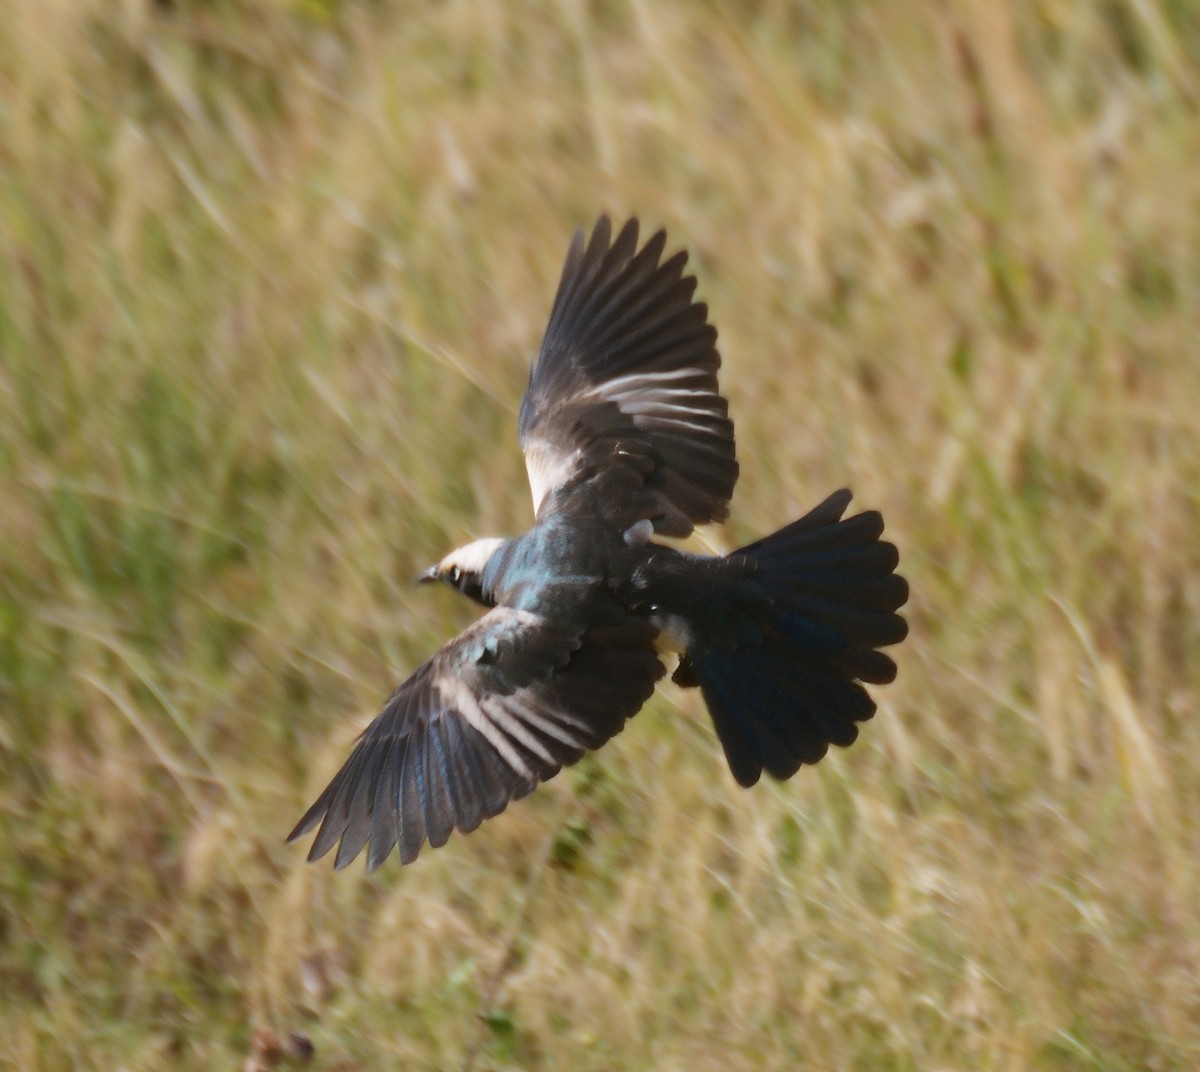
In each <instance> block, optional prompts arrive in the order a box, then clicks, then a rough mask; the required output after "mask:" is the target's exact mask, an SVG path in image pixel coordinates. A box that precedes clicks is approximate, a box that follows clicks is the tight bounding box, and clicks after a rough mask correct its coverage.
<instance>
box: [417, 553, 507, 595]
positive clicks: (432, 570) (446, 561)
mask: <svg viewBox="0 0 1200 1072" xmlns="http://www.w3.org/2000/svg"><path fill="white" fill-rule="evenodd" d="M504 542H505V541H504V540H502V539H501V538H500V537H498V536H489V537H487V538H486V539H483V540H474V541H472V542H471V543H469V544H466V545H465V546H463V547H459V548H456V549H455V550H453V551H451V552H450V553H449V554H448V555H447V556H446V557H445V558H443V559H442V560H441V562H439V563H438V564H437V565H436V566H430V567H429V569H427V570H426V571H425V572H424V573H422V574H421V576H420V577H418V578H417V580H419V581H421V582H422V583H424V582H428V581H444V582H445V583H446V584H448V585H450V586H451V587H452V588H457V589H458V590H459V591H460V592H462V594H463V595H464V596H466V597H467V598H468V599H473V600H475V602H476V603H482V604H483V605H484V606H485V607H490V606H492V605H493V603H492V600H490V599H488V598H487V597H486V596H485V595H484V594H483V570H484V567H485V566H486V565H487V564H488V562H489V560H490V559H491V557H492V555H494V554H495V553H496V551H498V550H499V549H500V546H501V545H502V544H503V543H504Z"/></svg>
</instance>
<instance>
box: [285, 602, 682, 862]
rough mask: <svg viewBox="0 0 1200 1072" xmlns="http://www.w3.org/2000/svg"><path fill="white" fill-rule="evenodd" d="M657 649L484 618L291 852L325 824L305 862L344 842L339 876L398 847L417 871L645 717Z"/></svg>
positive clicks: (366, 742) (403, 702)
mask: <svg viewBox="0 0 1200 1072" xmlns="http://www.w3.org/2000/svg"><path fill="white" fill-rule="evenodd" d="M654 636H655V629H654V627H653V626H651V625H650V624H649V623H648V622H646V621H643V620H640V619H631V620H629V621H627V622H624V623H622V624H619V625H598V626H592V627H590V628H588V629H586V630H584V629H579V630H576V631H574V632H572V631H571V629H570V628H569V627H564V625H563V623H562V622H559V621H554V620H551V619H548V618H545V617H542V616H541V615H537V614H533V613H530V612H528V611H520V610H514V609H512V608H509V607H497V608H495V609H494V610H491V611H489V612H488V613H487V614H485V615H484V616H483V617H482V618H480V619H479V621H477V622H475V623H474V625H472V626H471V627H470V628H469V629H467V630H466V631H465V632H463V633H461V634H460V635H459V636H458V637H456V638H455V639H454V640H452V641H451V642H450V643H449V644H447V645H446V646H445V647H444V648H442V649H441V651H439V652H438V653H437V654H436V655H434V656H433V658H431V659H429V660H428V661H427V662H426V663H425V664H424V665H423V666H421V667H420V669H418V670H417V671H416V673H414V674H413V675H412V677H410V678H409V679H408V680H407V681H405V682H404V684H402V685H401V686H400V687H399V688H397V689H396V691H395V692H394V693H393V694H392V696H391V698H390V699H389V700H388V702H387V705H386V706H385V707H384V709H383V711H382V712H381V713H380V714H379V716H378V717H377V718H376V719H375V721H374V722H372V723H371V725H370V726H369V727H368V728H367V730H366V732H364V733H363V735H362V736H361V737H360V738H359V740H358V743H357V744H356V745H355V747H354V751H353V752H352V753H351V754H350V758H349V759H348V760H346V763H345V765H344V766H343V767H342V769H341V770H340V771H339V772H338V773H337V775H336V776H335V777H334V779H333V781H332V782H330V784H329V786H328V788H327V789H326V790H325V791H324V792H323V793H322V794H321V796H320V797H319V798H318V799H317V801H316V803H315V804H313V806H312V807H311V808H309V810H308V812H307V813H306V814H305V816H304V818H303V819H301V820H300V822H299V823H298V824H297V825H296V829H295V830H293V831H292V832H291V834H290V835H288V841H294V840H295V839H296V838H299V837H302V836H303V835H304V834H306V833H308V832H309V831H310V830H312V829H313V828H314V827H315V826H316V825H317V824H318V823H320V824H321V828H320V830H319V831H318V832H317V837H316V840H315V841H314V842H313V846H312V850H311V852H310V853H309V856H308V858H309V859H310V860H316V859H319V858H320V857H322V856H324V855H325V854H326V853H327V852H329V850H330V849H332V848H333V846H334V845H336V844H337V843H338V842H339V841H340V842H341V845H340V847H339V848H338V853H337V857H336V862H335V866H337V867H338V868H342V867H345V866H346V865H347V864H348V863H349V862H350V861H351V860H353V859H354V858H355V857H356V856H357V855H358V854H359V852H361V851H362V848H363V846H364V845H366V844H367V842H368V841H369V842H370V843H371V844H370V850H369V853H368V856H367V866H368V867H369V868H370V869H371V870H374V869H375V868H376V867H378V866H379V865H380V864H381V863H383V861H384V860H385V859H386V858H387V857H388V855H389V854H390V853H391V851H392V848H393V847H394V846H396V845H399V849H400V860H401V863H409V862H411V861H412V860H414V859H416V857H417V853H418V852H420V850H421V845H422V843H423V842H424V841H425V840H426V839H428V841H429V844H430V845H432V846H433V847H435V848H436V847H437V846H439V845H444V844H445V843H446V840H447V838H449V836H450V832H451V831H452V830H453V829H455V828H457V829H459V830H461V831H463V832H464V833H466V832H469V831H471V830H474V829H475V828H476V827H477V826H478V825H479V824H480V823H481V822H482V821H483V820H484V819H487V818H490V817H491V816H493V815H497V814H499V813H500V812H502V811H503V810H504V809H505V807H507V806H508V802H509V801H510V800H514V799H516V798H517V797H522V796H525V795H526V794H527V793H530V792H532V791H533V789H534V788H535V787H536V786H537V784H538V783H539V782H544V781H546V780H547V779H549V778H551V777H553V776H554V775H555V774H557V773H558V771H559V770H560V769H561V768H562V767H563V766H565V765H568V764H571V763H574V762H575V761H576V760H578V759H579V758H580V757H581V756H582V755H583V754H584V752H585V751H588V750H589V749H595V748H599V747H600V746H601V745H602V744H604V743H605V741H607V740H608V739H609V738H610V737H612V736H613V735H614V734H616V733H618V732H619V731H620V730H621V728H622V727H623V726H624V724H625V720H626V719H628V718H630V717H631V716H632V715H634V714H636V713H637V711H638V710H639V708H641V706H642V704H643V703H645V702H646V700H647V699H648V698H649V696H650V694H651V693H652V692H653V691H654V683H655V682H656V681H657V680H658V678H659V677H661V676H662V673H663V667H662V664H661V663H660V662H659V661H658V658H657V656H656V655H655V654H654V650H653V638H654Z"/></svg>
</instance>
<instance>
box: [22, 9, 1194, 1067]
mask: <svg viewBox="0 0 1200 1072" xmlns="http://www.w3.org/2000/svg"><path fill="white" fill-rule="evenodd" d="M0 72H2V74H0V502H2V504H3V506H2V508H0V549H2V550H0V710H2V711H3V718H2V719H0V760H2V763H3V770H4V771H5V777H4V779H3V784H2V785H0V992H3V993H4V994H5V995H6V998H5V1001H4V1003H3V1007H2V1008H0V1067H8V1068H13V1069H22V1070H25V1069H29V1070H32V1069H39V1070H40V1069H46V1070H57V1069H85V1070H86V1069H104V1070H109V1069H113V1068H121V1069H128V1070H138V1069H160V1068H163V1067H173V1068H195V1069H208V1068H215V1067H235V1066H239V1065H241V1064H242V1062H243V1061H245V1060H246V1059H247V1057H248V1055H250V1054H251V1053H252V1051H253V1050H255V1047H256V1045H257V1047H258V1051H259V1056H258V1057H257V1058H255V1060H257V1061H258V1067H265V1066H266V1065H267V1064H269V1063H270V1058H269V1055H266V1054H265V1052H264V1051H265V1049H266V1046H265V1043H264V1042H263V1040H264V1039H265V1038H266V1035H265V1033H266V1032H275V1033H277V1034H278V1035H280V1036H281V1037H284V1038H286V1037H287V1036H288V1034H289V1033H291V1032H301V1033H303V1034H305V1035H307V1036H308V1037H309V1038H310V1039H311V1040H312V1042H313V1044H314V1046H315V1050H316V1054H315V1058H314V1060H313V1064H312V1067H314V1068H319V1069H330V1070H332V1069H337V1070H345V1072H348V1070H351V1069H367V1068H385V1067H405V1068H409V1069H463V1070H470V1069H518V1068H519V1069H524V1070H533V1069H562V1068H569V1069H581V1070H590V1072H601V1070H610V1069H611V1070H617V1069H622V1070H623V1069H654V1070H658V1072H670V1070H676V1069H687V1070H688V1072H707V1070H710V1069H712V1070H716V1069H721V1070H725V1069H776V1068H778V1069H783V1068H788V1069H814V1070H815V1069H822V1070H824V1069H845V1070H853V1072H857V1070H867V1069H870V1070H895V1072H900V1070H910V1069H911V1070H918V1069H920V1070H925V1069H951V1068H961V1069H985V1070H986V1069H995V1070H1018V1069H1039V1070H1046V1072H1066V1070H1105V1072H1125V1070H1132V1069H1151V1070H1170V1069H1179V1070H1184V1069H1191V1068H1194V1067H1196V1065H1197V1062H1198V1061H1200V1026H1198V1025H1200V968H1198V965H1200V862H1198V861H1200V825H1198V823H1197V818H1196V817H1197V815H1200V758H1198V757H1200V718H1198V714H1200V712H1198V711H1197V696H1198V695H1200V693H1198V685H1200V661H1198V660H1197V659H1196V658H1195V653H1196V652H1197V651H1200V543H1198V541H1197V538H1196V534H1197V532H1198V531H1200V422H1198V421H1197V419H1196V416H1195V413H1196V410H1195V407H1196V399H1197V398H1200V351H1198V349H1197V341H1196V340H1197V338H1198V337H1200V252H1198V251H1200V185H1198V184H1197V183H1196V181H1195V180H1196V161H1197V160H1198V159H1200V111H1198V110H1197V108H1196V104H1197V99H1198V98H1200V20H1198V19H1197V17H1196V15H1195V12H1194V11H1193V10H1192V8H1191V6H1190V5H1188V4H1185V3H1183V2H1180V0H1145V2H1136V3H1135V2H1133V0H1112V2H1109V3H1104V4H1094V5H1091V4H1078V3H1073V2H1068V0H1040V2H1038V3H1033V4H1015V3H1011V4H1008V3H991V4H985V3H982V2H980V3H967V4H962V5H949V4H942V3H937V2H934V0H902V2H899V3H884V2H870V0H863V2H860V3H854V4H835V3H808V4H791V3H785V2H766V3H761V4H753V5H745V6H744V7H742V8H740V9H738V10H737V11H736V12H735V11H733V10H732V9H731V8H729V7H727V6H724V5H717V4H708V3H694V4H679V3H668V4H658V5H650V4H643V3H616V2H613V3H608V2H603V3H583V2H567V0H564V2H562V3H557V4H536V5H518V4H516V3H511V2H508V3H506V2H500V3H496V4H490V5H480V4H477V3H465V2H459V0H447V2H445V3H441V4H437V5H401V4H391V3H379V4H373V5H357V4H351V3H342V4H338V3H332V2H327V3H317V2H315V0H310V2H308V3H295V4H291V5H288V4H285V3H283V2H282V0H279V2H276V3H272V2H270V0H253V2H252V0H224V2H220V0H211V2H208V3H200V2H193V3H185V2H182V0H180V2H176V3H165V4H158V5H155V4H150V3H141V2H139V0H130V2H128V3H125V4H121V5H112V4H108V3H102V2H100V0H63V2H61V3H56V4H42V3H37V2H33V0H22V2H18V3H17V4H16V6H15V8H14V9H13V11H12V12H10V13H9V14H8V16H7V17H6V18H5V19H3V20H0ZM601 210H608V211H611V212H613V213H614V214H616V215H618V216H620V215H623V214H625V213H634V212H636V213H638V214H639V215H641V216H642V217H643V219H644V220H645V221H646V222H647V224H648V225H649V226H657V225H659V224H665V225H666V226H667V227H668V228H669V230H670V233H671V236H672V241H673V243H675V244H676V245H686V246H687V247H688V248H689V249H690V250H691V251H692V253H693V263H694V265H695V269H696V271H697V274H698V275H699V278H700V281H701V284H700V285H701V292H702V296H703V297H704V298H705V300H707V301H708V302H709V304H710V307H711V310H712V316H713V319H714V320H715V322H716V323H717V324H718V326H719V328H720V330H721V338H722V344H721V345H722V352H723V354H724V356H725V371H724V385H725V389H726V392H727V394H728V395H729V397H730V400H731V405H732V410H733V415H734V418H735V420H736V421H737V426H738V435H739V446H740V454H741V458H742V463H743V477H742V480H741V483H740V485H739V488H738V492H737V495H736V497H735V500H734V504H733V519H732V522H731V524H730V526H729V531H728V532H718V533H714V534H711V536H710V538H711V539H712V541H713V542H714V543H716V544H717V545H720V546H734V545H735V544H736V542H737V541H741V540H746V539H749V538H752V537H754V536H756V535H758V534H761V533H762V532H765V531H767V530H769V529H772V528H774V527H776V526H778V525H779V524H781V523H783V522H784V521H787V520H789V519H791V518H792V517H794V516H796V515H797V514H799V513H800V512H802V511H803V510H805V509H806V508H807V507H808V506H810V505H811V504H812V503H813V502H815V501H816V500H817V499H818V498H820V497H822V496H823V495H824V494H825V493H827V492H828V491H830V490H832V489H833V488H836V487H838V486H842V485H849V486H851V487H853V488H854V489H855V491H856V493H857V496H858V500H857V501H859V502H860V503H862V504H863V505H864V506H867V507H877V508H879V509H881V510H883V512H884V514H885V516H886V518H887V520H888V525H889V530H890V531H891V533H892V534H893V538H894V539H895V540H896V541H897V543H898V544H899V545H900V546H901V548H902V555H903V563H904V572H905V574H906V575H907V576H908V577H909V579H910V581H911V583H912V587H913V593H914V594H913V599H912V603H911V607H910V612H911V613H910V619H911V623H912V627H913V629H912V636H911V639H910V640H909V641H908V642H907V643H906V645H905V646H904V648H903V649H901V651H900V658H901V663H902V665H901V676H900V678H899V680H898V682H897V683H896V684H895V685H894V686H892V687H889V688H887V689H883V690H880V692H879V698H880V701H881V708H880V712H879V715H878V716H877V718H876V719H875V721H874V722H873V723H871V724H869V725H868V726H867V727H866V731H865V732H864V734H863V736H862V738H861V740H860V742H859V743H858V744H856V745H855V746H854V747H853V748H852V749H850V750H848V751H846V752H839V753H838V754H836V755H833V756H830V757H829V758H828V759H827V760H826V761H825V762H824V763H823V764H821V765H820V766H819V767H817V768H814V769H811V770H806V771H804V772H802V773H801V774H800V775H799V776H798V777H796V778H795V779H793V780H792V781H791V782H788V783H786V784H783V785H774V784H771V785H762V786H760V787H758V788H756V789H755V790H753V791H751V792H748V793H747V792H742V791H740V790H738V789H737V788H736V786H735V785H734V784H733V782H732V779H731V778H730V776H729V775H728V773H727V771H726V770H725V769H724V764H723V760H722V758H721V755H720V749H719V746H718V745H717V744H716V742H715V738H714V735H713V733H712V732H711V729H710V727H709V726H708V725H707V721H706V716H705V714H704V712H703V709H702V707H701V706H700V705H699V703H698V701H697V698H696V697H695V696H694V695H693V694H690V693H688V694H685V693H680V692H672V691H665V692H663V693H661V694H660V696H659V697H658V698H657V699H656V700H655V701H654V702H653V703H652V704H651V705H650V706H649V707H648V708H647V709H646V710H645V711H644V712H643V713H642V714H641V715H639V716H638V717H637V719H635V720H634V722H633V724H632V725H631V726H630V728H629V730H628V732H627V733H625V734H623V735H622V736H621V737H619V738H618V739H617V740H616V741H614V742H613V743H612V744H611V745H610V746H608V747H607V748H606V749H605V750H604V752H603V753H601V754H600V756H599V757H598V758H596V759H588V760H585V761H584V763H582V764H581V765H580V766H579V767H577V768H575V769H573V770H571V771H569V772H567V773H565V774H563V775H561V776H560V777H559V778H558V779H556V780H555V781H553V782H551V783H549V784H548V785H547V786H545V787H543V788H542V789H541V790H539V792H538V793H536V794H535V795H534V796H533V797H531V798H530V799H529V800H527V801H524V802H521V803H520V804H518V805H516V806H514V807H513V808H512V809H510V811H509V812H507V813H506V814H505V815H504V816H503V817H502V818H500V819H498V820H495V821H493V822H491V823H488V824H485V826H484V827H483V828H481V829H480V830H479V831H477V832H476V833H475V834H473V835H471V836H470V837H469V838H454V839H453V840H452V842H451V844H450V845H448V846H447V847H446V848H444V849H441V850H439V851H437V852H432V853H427V854H426V855H425V856H423V857H422V859H421V860H420V861H419V862H418V863H417V864H416V865H414V866H413V867H411V868H407V869H403V870H402V869H400V868H399V867H397V866H395V865H392V866H389V867H387V868H385V869H384V870H382V871H380V872H379V873H377V874H376V875H375V876H372V877H369V878H368V877H366V876H365V875H364V874H363V873H362V870H361V868H360V867H356V868H354V869H352V870H351V871H349V872H346V873H341V874H337V875H335V874H333V873H332V872H331V871H330V870H329V869H328V868H327V867H324V866H319V867H310V866H307V865H306V864H305V863H304V862H303V855H304V853H303V850H302V849H301V848H298V847H286V846H284V845H283V843H282V836H283V835H284V834H285V833H286V832H287V830H288V829H289V828H290V826H291V825H292V823H293V822H294V821H295V819H296V818H297V817H298V815H299V814H300V812H301V810H302V808H303V807H304V806H306V805H307V804H308V802H309V801H310V800H311V798H312V796H313V794H314V793H315V792H316V791H317V790H318V789H319V788H320V787H321V786H323V785H324V783H325V779H326V778H327V777H328V776H330V775H331V774H332V773H333V771H334V769H335V768H336V766H337V765H338V764H339V763H340V762H341V760H342V758H343V755H344V753H345V750H346V748H347V746H348V744H349V742H350V741H351V740H352V738H353V736H354V735H355V734H356V733H357V732H358V730H359V729H361V727H362V726H363V725H364V724H365V722H366V721H367V719H368V718H369V717H370V716H371V715H372V714H373V713H374V710H375V709H376V707H377V705H378V704H379V702H380V701H381V699H382V697H383V696H384V695H385V694H386V692H387V691H388V689H390V687H391V686H392V685H393V684H394V683H395V681H397V680H398V679H399V678H400V677H401V676H402V675H404V674H406V673H407V672H408V671H409V670H411V669H412V668H414V667H415V666H416V665H417V664H418V662H419V661H420V660H421V659H423V658H424V657H425V656H426V655H427V654H428V653H430V652H431V651H432V650H433V649H434V648H435V647H436V646H437V645H439V644H440V643H441V642H442V641H443V640H444V639H445V638H446V637H447V636H449V635H450V634H451V633H452V631H453V630H455V629H456V628H458V627H460V626H462V625H463V624H464V623H466V622H467V621H469V620H470V617H471V612H470V609H469V608H467V607H465V606H463V605H460V604H459V603H457V602H455V600H454V598H453V594H452V593H449V592H445V593H432V594H431V593H428V592H425V591H416V590H414V589H413V588H412V587H411V584H410V578H411V577H412V576H413V575H415V573H416V572H417V571H418V569H419V568H421V567H423V566H425V565H427V564H428V563H429V562H432V561H434V560H436V559H437V558H438V557H440V555H441V554H442V553H444V551H446V550H447V549H448V548H449V547H451V546H454V545H456V544H458V543H461V542H464V541H465V540H466V539H467V538H470V537H473V536H475V535H478V534H482V533H485V532H514V531H518V530H520V529H521V528H522V527H523V526H525V525H526V524H527V523H528V521H529V507H528V493H527V490H526V486H525V481H524V474H523V469H522V463H521V459H520V457H519V454H518V452H517V449H516V444H515V432H514V424H515V414H516V407H517V404H518V401H519V398H520V393H521V390H522V388H523V385H524V377H525V374H526V368H527V363H528V359H529V357H530V355H531V354H532V353H533V352H534V351H535V349H536V347H537V344H538V341H539V338H540V332H541V329H542V326H543V324H544V320H545V316H546V313H547V311H548V306H549V301H550V298H551V296H552V293H553V287H554V284H555V282H556V273H557V271H558V268H559V265H560V262H561V257H562V255H563V252H564V250H565V244H566V241H567V239H568V237H569V235H570V232H571V230H572V229H573V228H574V227H576V226H579V225H586V224H589V223H590V221H591V220H592V219H593V218H594V217H595V216H596V215H597V214H598V212H600V211H601ZM256 1039H257V1042H256ZM282 1060H283V1061H284V1063H285V1064H286V1063H287V1062H288V1060H289V1059H287V1058H283V1059H282ZM292 1063H295V1061H293V1062H292Z"/></svg>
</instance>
